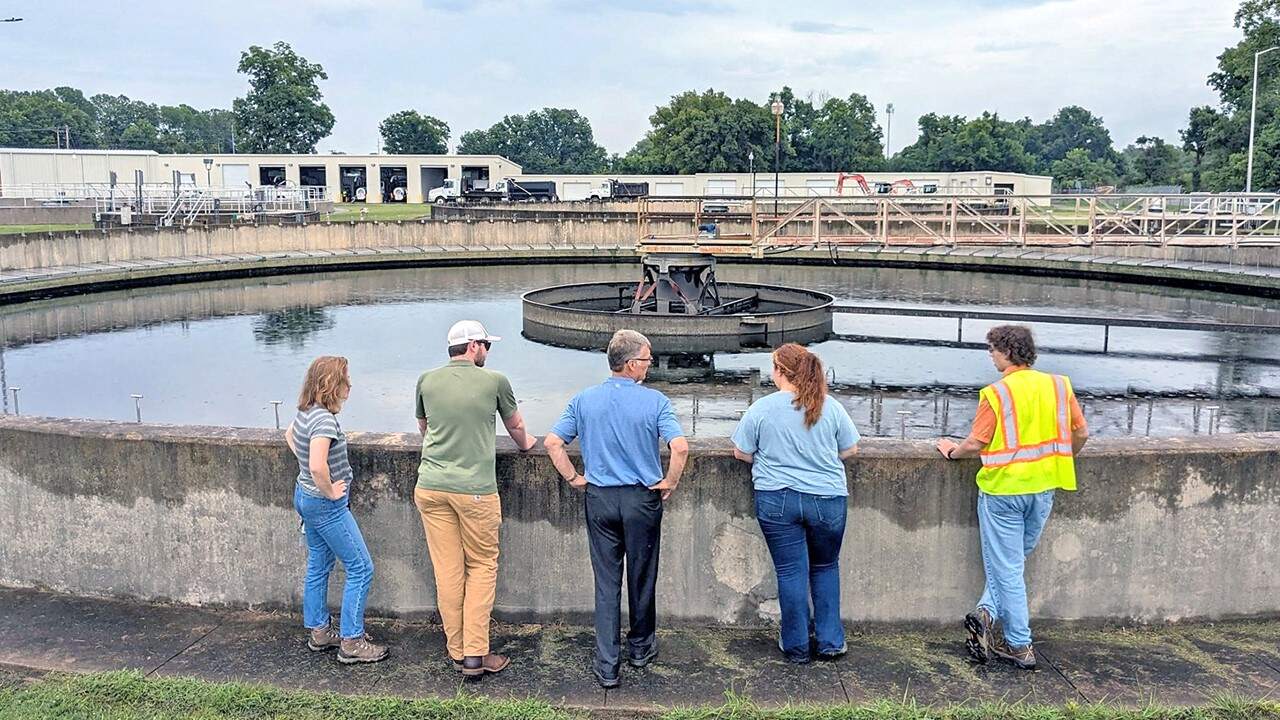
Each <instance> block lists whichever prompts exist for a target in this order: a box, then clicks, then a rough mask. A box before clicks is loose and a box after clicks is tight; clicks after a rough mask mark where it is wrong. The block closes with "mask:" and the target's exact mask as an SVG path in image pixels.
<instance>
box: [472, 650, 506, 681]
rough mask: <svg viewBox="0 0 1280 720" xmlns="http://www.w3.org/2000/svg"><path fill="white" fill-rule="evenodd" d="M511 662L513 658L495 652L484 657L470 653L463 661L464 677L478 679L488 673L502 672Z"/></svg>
mask: <svg viewBox="0 0 1280 720" xmlns="http://www.w3.org/2000/svg"><path fill="white" fill-rule="evenodd" d="M510 664H511V659H510V658H508V657H506V656H505V655H495V654H494V653H489V654H488V655H485V656H484V657H481V656H479V655H468V656H467V657H466V658H465V659H463V661H462V674H463V676H464V677H467V678H470V679H472V680H478V679H479V678H481V677H483V676H484V675H486V674H488V673H500V672H502V671H503V670H506V669H507V666H508V665H510Z"/></svg>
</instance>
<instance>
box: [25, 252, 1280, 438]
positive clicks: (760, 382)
mask: <svg viewBox="0 0 1280 720" xmlns="http://www.w3.org/2000/svg"><path fill="white" fill-rule="evenodd" d="M634 273H635V267H634V266H633V265H543V266H511V267H485V268H433V269H414V270H395V271H377V272H359V273H354V272H353V273H328V274H324V275H317V276H305V277H299V276H290V277H283V278H268V279H254V280H248V281H245V280H237V281H226V282H213V283H201V284H195V285H183V286H176V287H170V288H150V289H139V290H131V291H121V292H115V293H103V294H100V295H95V296H91V297H87V298H65V299H58V300H50V301H43V302H38V303H30V304H27V305H22V306H11V307H5V308H0V392H3V400H2V401H0V402H3V403H4V404H5V407H6V411H7V410H8V405H9V393H8V392H7V390H8V388H9V387H10V385H19V386H22V387H23V392H22V409H23V412H24V413H29V414H47V415H66V416H78V417H93V418H110V419H120V420H130V419H132V418H133V403H132V400H131V399H130V398H129V395H130V394H131V393H138V394H143V395H145V396H146V400H145V401H144V403H143V417H144V419H145V420H148V421H156V422H173V423H208V424H232V425H251V426H263V427H270V426H272V425H273V424H274V420H273V414H272V408H271V405H270V402H269V401H271V400H278V399H284V400H286V404H285V407H286V409H287V408H288V406H289V403H288V402H287V401H288V399H289V398H291V397H293V395H294V393H296V391H297V387H298V384H299V383H300V382H301V378H302V375H303V373H304V371H305V369H306V366H307V364H308V363H309V362H310V360H311V359H312V358H313V357H315V356H316V355H320V354H342V355H346V356H348V357H349V358H350V359H351V367H352V374H353V379H354V380H355V385H356V392H355V393H354V394H353V396H352V399H351V402H350V404H349V405H348V406H347V409H346V410H345V411H344V424H345V425H346V426H347V427H349V428H359V429H369V430H402V431H410V430H412V429H413V428H414V419H413V404H412V388H413V383H414V381H415V380H416V379H417V377H418V375H419V374H420V373H421V372H422V371H423V370H425V369H427V368H430V367H433V366H436V365H438V364H441V363H443V362H445V360H446V358H445V352H444V337H445V333H446V331H447V329H448V327H449V325H450V324H452V323H453V322H454V321H455V320H456V319H458V318H461V317H473V318H476V319H479V320H481V321H482V322H484V323H485V325H486V326H487V327H489V328H490V330H491V331H493V332H495V333H497V334H499V335H502V336H503V337H504V340H503V341H502V342H501V343H499V344H498V345H496V346H495V347H494V350H493V353H492V355H491V358H490V365H491V366H492V367H494V368H495V369H498V370H501V371H503V372H505V373H507V374H508V375H509V376H510V377H511V379H512V383H513V385H514V386H515V388H516V392H517V395H518V396H519V397H520V398H521V401H522V404H521V407H522V410H523V412H524V414H525V416H526V418H528V420H529V423H530V425H531V427H533V428H534V429H535V430H536V431H539V432H543V431H545V430H546V429H547V428H548V427H550V425H551V424H552V423H553V422H554V421H555V419H556V418H557V417H558V415H559V413H560V411H561V410H562V409H563V407H564V404H565V402H567V400H568V398H569V397H571V396H572V394H573V393H574V392H576V391H577V390H578V389H579V388H581V387H583V386H584V385H587V384H589V383H594V382H598V381H599V380H601V379H603V378H604V377H605V376H606V375H607V374H608V368H607V366H606V364H605V361H604V357H603V355H602V354H601V353H593V352H584V351H579V350H570V349H565V348H553V347H546V346H542V345H538V344H536V343H532V342H529V341H526V340H525V339H523V338H522V337H520V330H521V325H522V323H521V317H520V302H519V296H520V294H521V293H522V292H524V291H526V290H528V289H531V288H535V287H543V286H548V285H556V284H564V283H578V282H594V281H604V280H616V279H620V278H629V277H632V276H633V275H634ZM720 275H721V276H722V277H723V278H724V279H726V280H727V281H736V282H761V283H777V284H785V285H794V286H799V287H809V288H812V289H815V290H820V291H823V292H828V293H831V294H833V295H835V296H836V297H837V298H839V299H840V300H842V301H844V302H846V303H858V304H877V305H886V306H911V307H963V308H968V309H994V310H1016V311H1023V312H1046V313H1055V312H1056V313H1061V314H1074V315H1094V316H1114V315H1124V316H1127V317H1147V318H1163V319H1195V320H1218V321H1223V322H1241V323H1259V324H1280V302H1277V301H1275V300H1268V299H1260V298H1246V297H1237V296H1231V295H1224V294H1215V293H1208V292H1195V291H1186V290H1176V289H1168V288H1138V287H1135V286H1129V285H1119V284H1113V283H1105V282H1099V281H1089V280H1077V279H1066V280H1063V279H1050V278H1024V277H1017V276H1010V275H983V274H974V273H948V272H941V271H930V270H908V269H892V270H890V269H877V268H855V269H851V268H834V267H791V266H761V265H741V264H725V265H723V266H722V267H721V270H720ZM992 324H994V322H984V321H976V320H966V321H965V322H964V324H963V327H962V332H961V338H960V339H961V340H962V341H963V342H964V343H965V347H961V348H956V347H945V346H930V345H909V344H901V343H900V342H898V341H897V340H894V339H893V338H899V339H903V340H913V341H919V340H924V341H939V342H942V341H954V340H956V322H955V320H954V319H946V318H927V317H892V316H846V315H838V316H837V317H836V319H835V331H836V332H837V333H840V334H845V335H879V336H885V337H886V338H888V339H885V340H881V341H876V342H856V343H855V342H844V341H839V340H833V341H829V342H824V343H819V344H817V345H815V346H814V350H815V351H816V352H818V353H819V354H820V355H821V356H822V358H823V360H824V361H825V362H826V364H827V366H828V369H829V373H830V379H831V380H832V387H833V394H835V395H836V396H837V397H838V398H839V399H840V400H841V402H842V403H844V404H845V405H846V406H847V407H849V409H850V411H851V412H852V413H853V416H854V418H855V420H856V421H857V422H858V423H859V426H860V427H862V428H863V429H864V430H865V431H867V432H868V433H869V434H875V435H890V436H897V435H900V434H905V435H907V436H909V437H927V436H931V435H935V434H938V433H939V432H942V431H944V430H945V431H946V432H949V433H952V434H963V433H964V432H965V431H966V430H967V426H968V423H969V420H970V419H971V418H972V415H973V412H974V409H975V407H976V403H977V395H976V389H977V388H978V387H980V386H981V385H983V384H985V383H986V382H989V381H990V380H991V379H993V376H994V371H993V370H992V368H991V365H990V361H989V359H988V357H987V353H986V352H985V351H984V350H981V349H980V347H981V346H980V342H981V340H982V337H983V335H984V333H985V332H986V329H987V328H988V327H990V326H991V325H992ZM1033 327H1034V328H1035V330H1036V333H1037V336H1038V338H1039V340H1040V342H1041V344H1042V345H1044V346H1046V347H1052V348H1057V349H1058V350H1056V351H1054V350H1050V351H1046V352H1044V353H1042V356H1041V360H1040V362H1039V363H1038V366H1039V367H1041V368H1043V369H1045V370H1049V371H1054V372H1064V373H1067V374H1069V375H1071V377H1072V379H1073V380H1074V382H1075V385H1076V387H1077V389H1078V390H1079V393H1080V395H1081V398H1082V401H1083V404H1084V407H1085V411H1086V415H1087V416H1088V418H1089V420H1090V423H1091V425H1092V427H1093V430H1094V432H1095V433H1096V434H1099V435H1125V434H1133V435H1145V434H1153V435H1162V434H1171V433H1190V432H1193V431H1199V432H1208V431H1209V429H1210V425H1211V424H1212V425H1216V427H1217V428H1218V429H1220V430H1221V431H1222V432H1233V431H1237V430H1252V429H1264V428H1266V429H1271V428H1273V427H1275V425H1276V424H1277V421H1278V420H1280V405H1277V402H1280V400H1277V398H1280V365H1278V364H1277V363H1276V358H1280V353H1278V352H1277V350H1280V347H1278V345H1280V338H1277V337H1276V336H1270V335H1247V334H1235V333H1209V332H1200V331H1196V332H1192V331H1165V330H1151V329H1145V328H1128V329H1115V330H1112V331H1111V334H1110V337H1109V338H1107V340H1106V344H1107V347H1108V350H1109V352H1108V353H1107V354H1102V353H1101V352H1100V351H1101V349H1102V347H1103V330H1102V328H1099V327H1088V326H1066V325H1048V324H1046V325H1039V326H1035V325H1033ZM974 343H978V345H972V344H974ZM1152 354H1154V355H1155V356H1145V355H1152ZM768 358H769V356H768V353H767V352H760V353H744V354H734V355H717V356H715V357H711V356H706V355H699V356H676V357H671V358H663V359H661V360H660V361H659V363H658V366H657V367H655V368H654V372H653V384H654V385H655V386H656V387H659V388H660V389H662V390H663V391H664V392H666V393H668V394H669V395H670V396H671V397H672V399H673V401H674V403H675V404H676V407H677V410H678V411H679V412H680V413H681V416H682V419H683V421H684V422H685V425H686V428H687V429H689V430H691V431H693V432H695V433H696V434H698V435H704V436H717V435H727V434H728V433H730V432H731V431H732V429H733V427H734V425H735V423H736V421H737V418H738V416H739V415H740V414H741V412H742V411H743V410H744V409H745V408H746V407H747V405H749V404H750V402H752V401H753V400H754V399H756V398H758V397H760V396H761V395H762V394H765V393H768V392H770V391H772V388H771V387H769V386H768V384H767V383H768V376H769V359H768ZM1211 406H1212V407H1217V408H1218V409H1217V410H1210V407H1211ZM1210 414H1213V415H1214V417H1213V419H1212V422H1211V421H1210Z"/></svg>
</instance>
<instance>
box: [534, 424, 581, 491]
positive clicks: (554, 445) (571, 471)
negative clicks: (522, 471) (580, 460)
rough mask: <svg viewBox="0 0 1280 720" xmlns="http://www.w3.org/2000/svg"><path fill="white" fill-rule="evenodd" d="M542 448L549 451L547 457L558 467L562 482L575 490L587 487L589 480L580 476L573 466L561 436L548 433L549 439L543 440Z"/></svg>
mask: <svg viewBox="0 0 1280 720" xmlns="http://www.w3.org/2000/svg"><path fill="white" fill-rule="evenodd" d="M542 446H543V447H545V448H546V449H547V457H549V458H551V464H552V465H554V466H555V467H556V472H558V473H560V478H561V479H562V480H564V481H565V482H567V483H569V484H570V485H572V486H573V487H575V488H579V489H581V488H584V487H586V485H587V479H586V478H585V477H583V476H581V475H579V474H578V468H576V467H574V466H573V461H572V460H570V459H569V453H568V452H566V451H565V449H564V440H561V439H560V436H559V435H556V434H555V433H547V437H546V438H544V439H543V440H542Z"/></svg>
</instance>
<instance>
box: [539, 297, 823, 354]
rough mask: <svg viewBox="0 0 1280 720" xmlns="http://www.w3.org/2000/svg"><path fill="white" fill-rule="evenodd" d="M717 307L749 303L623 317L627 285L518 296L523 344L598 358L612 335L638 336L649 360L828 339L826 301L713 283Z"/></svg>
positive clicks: (628, 306)
mask: <svg viewBox="0 0 1280 720" xmlns="http://www.w3.org/2000/svg"><path fill="white" fill-rule="evenodd" d="M719 289H720V295H721V301H722V302H731V301H733V300H739V299H746V298H751V297H752V296H754V297H755V298H756V302H755V308H754V309H753V310H752V311H750V312H741V313H735V314H724V315H711V314H702V315H688V314H681V313H653V312H638V313H636V312H631V304H632V299H633V298H634V297H635V292H636V283H635V282H622V281H620V282H601V283H583V284H578V285H557V286H555V287H548V288H542V289H539V290H531V291H529V292H527V293H525V294H524V295H523V297H522V298H521V300H522V301H523V309H524V336H525V337H527V338H529V339H530V340H534V341H536V342H541V343H546V344H548V345H560V346H564V347H573V348H581V349H584V350H604V349H605V347H606V346H608V344H609V338H610V337H611V336H612V335H613V333H614V332H616V331H618V330H622V329H624V328H626V329H628V330H635V331H637V332H640V333H643V334H644V335H645V336H646V337H648V338H649V341H650V342H651V343H653V351H654V352H655V353H662V354H670V353H711V352H742V351H750V350H758V349H761V348H770V347H777V346H779V345H781V344H783V343H788V342H796V343H801V344H808V343H814V342H821V341H823V340H826V339H827V338H828V337H829V336H830V335H831V305H832V303H833V302H835V298H833V297H832V296H830V295H828V294H826V293H822V292H817V291H814V290H804V289H801V288H790V287H776V286H772V285H754V284H747V283H719Z"/></svg>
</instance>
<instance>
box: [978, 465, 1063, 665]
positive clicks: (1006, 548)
mask: <svg viewBox="0 0 1280 720" xmlns="http://www.w3.org/2000/svg"><path fill="white" fill-rule="evenodd" d="M1052 510H1053V491H1052V490H1045V491H1044V492H1042V493H1034V494H1030V495H988V494H986V493H984V492H979V493H978V530H979V532H980V533H981V537H982V567H983V570H985V571H986V575H987V586H986V589H985V590H984V591H983V593H982V599H981V600H979V601H978V607H980V608H986V609H987V611H988V612H990V613H991V617H992V618H995V619H996V620H999V621H1000V622H1001V623H1002V624H1003V625H1004V639H1005V640H1006V641H1008V643H1009V644H1010V645H1012V646H1013V647H1022V646H1024V645H1030V644H1031V620H1030V615H1029V613H1028V611H1027V582H1026V579H1025V578H1024V577H1023V570H1024V568H1025V565H1026V559H1027V556H1028V555H1030V554H1031V551H1032V550H1035V548H1036V543H1037V542H1039V541H1040V533H1041V531H1043V530H1044V525H1045V523H1046V522H1048V520H1049V513H1050V512H1051V511H1052Z"/></svg>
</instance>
